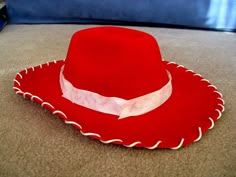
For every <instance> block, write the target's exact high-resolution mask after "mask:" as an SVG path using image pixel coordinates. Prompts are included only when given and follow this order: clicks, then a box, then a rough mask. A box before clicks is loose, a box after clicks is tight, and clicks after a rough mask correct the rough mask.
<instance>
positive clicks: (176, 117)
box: [13, 60, 224, 149]
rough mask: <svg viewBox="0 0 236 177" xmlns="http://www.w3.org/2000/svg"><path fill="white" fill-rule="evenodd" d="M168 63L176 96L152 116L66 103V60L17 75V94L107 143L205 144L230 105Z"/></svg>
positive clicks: (147, 145)
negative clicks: (61, 76)
mask: <svg viewBox="0 0 236 177" xmlns="http://www.w3.org/2000/svg"><path fill="white" fill-rule="evenodd" d="M163 63H164V65H165V66H166V69H167V70H168V71H169V72H170V74H171V76H172V87H173V92H172V95H171V97H170V98H169V99H168V100H167V101H166V102H165V103H164V104H163V105H161V106H160V107H158V108H157V109H155V110H153V111H151V112H148V113H146V114H144V115H140V116H134V117H129V118H126V119H120V120H118V116H114V115H110V114H104V113H100V112H97V111H93V110H91V109H88V108H85V107H82V106H79V105H76V104H73V103H72V102H70V101H69V100H67V99H65V98H63V97H62V92H61V88H60V84H59V73H60V70H61V67H62V66H63V64H64V61H63V60H59V61H53V62H47V63H45V64H42V65H39V66H36V67H32V68H28V69H25V70H23V71H21V72H19V73H17V75H16V78H15V79H14V87H13V89H14V90H15V92H16V93H17V94H19V95H22V96H23V97H24V98H29V99H31V100H32V101H34V102H36V103H38V104H40V105H41V106H42V107H44V108H46V109H48V110H49V111H51V112H52V113H53V114H56V115H58V116H59V117H61V118H62V119H63V120H64V121H65V123H67V124H72V125H73V126H74V127H76V128H77V129H79V130H80V132H81V133H82V134H83V135H85V136H89V137H92V138H95V139H98V140H100V141H101V142H103V143H114V144H122V145H124V146H127V147H145V148H148V149H155V148H172V149H178V148H180V147H184V146H186V145H188V144H190V143H192V142H196V141H198V140H200V139H201V137H202V135H203V134H204V133H205V132H206V131H207V130H208V129H211V128H213V126H214V123H215V121H216V120H217V119H219V118H220V116H221V113H222V112H223V111H224V100H223V99H222V94H221V93H219V92H218V91H217V89H216V87H215V86H213V85H211V84H210V83H209V81H208V80H206V79H203V78H202V76H201V75H199V74H196V73H194V72H193V71H192V70H188V69H186V68H185V67H184V66H182V65H178V64H176V63H174V62H167V61H163ZM85 77H86V76H85ZM140 87H142V86H141V85H140Z"/></svg>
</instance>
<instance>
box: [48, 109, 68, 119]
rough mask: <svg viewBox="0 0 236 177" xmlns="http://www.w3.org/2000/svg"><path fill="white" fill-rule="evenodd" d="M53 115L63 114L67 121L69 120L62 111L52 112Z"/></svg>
mask: <svg viewBox="0 0 236 177" xmlns="http://www.w3.org/2000/svg"><path fill="white" fill-rule="evenodd" d="M52 113H53V114H58V113H59V114H61V115H63V116H64V117H65V118H66V119H67V116H66V115H65V113H64V112H62V111H59V110H55V111H53V112H52Z"/></svg>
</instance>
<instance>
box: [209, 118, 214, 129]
mask: <svg viewBox="0 0 236 177" xmlns="http://www.w3.org/2000/svg"><path fill="white" fill-rule="evenodd" d="M209 120H210V121H211V126H210V127H209V129H212V128H213V127H214V125H215V123H214V120H213V119H212V118H211V117H209Z"/></svg>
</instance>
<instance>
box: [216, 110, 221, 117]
mask: <svg viewBox="0 0 236 177" xmlns="http://www.w3.org/2000/svg"><path fill="white" fill-rule="evenodd" d="M216 111H217V112H218V113H219V116H218V117H217V118H216V119H219V118H220V117H221V111H220V110H219V109H216Z"/></svg>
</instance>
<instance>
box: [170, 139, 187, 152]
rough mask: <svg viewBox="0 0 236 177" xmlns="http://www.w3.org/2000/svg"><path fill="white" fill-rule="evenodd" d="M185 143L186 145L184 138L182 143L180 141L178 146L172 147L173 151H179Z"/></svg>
mask: <svg viewBox="0 0 236 177" xmlns="http://www.w3.org/2000/svg"><path fill="white" fill-rule="evenodd" d="M183 143H184V138H182V139H181V141H180V143H179V145H178V146H176V147H172V148H171V149H174V150H177V149H179V148H180V147H181V146H182V145H183Z"/></svg>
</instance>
